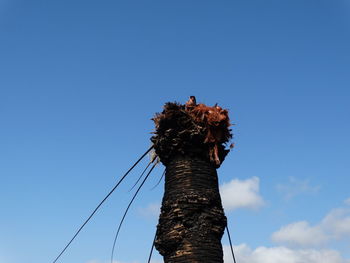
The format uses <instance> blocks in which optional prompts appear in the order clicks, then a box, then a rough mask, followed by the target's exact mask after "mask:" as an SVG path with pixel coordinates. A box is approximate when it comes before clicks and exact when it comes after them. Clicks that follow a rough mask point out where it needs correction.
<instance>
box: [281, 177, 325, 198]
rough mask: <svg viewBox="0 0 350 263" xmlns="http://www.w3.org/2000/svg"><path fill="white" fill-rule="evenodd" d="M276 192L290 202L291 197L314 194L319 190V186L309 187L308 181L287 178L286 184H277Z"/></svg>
mask: <svg viewBox="0 0 350 263" xmlns="http://www.w3.org/2000/svg"><path fill="white" fill-rule="evenodd" d="M276 188H277V190H278V191H279V192H280V193H281V194H283V196H284V198H285V199H286V200H290V199H292V198H293V197H295V196H297V195H301V194H315V193H317V192H318V191H319V190H320V186H319V185H311V184H310V180H308V179H304V180H301V179H297V178H295V177H293V176H290V177H289V178H288V182H286V183H283V184H278V185H277V186H276Z"/></svg>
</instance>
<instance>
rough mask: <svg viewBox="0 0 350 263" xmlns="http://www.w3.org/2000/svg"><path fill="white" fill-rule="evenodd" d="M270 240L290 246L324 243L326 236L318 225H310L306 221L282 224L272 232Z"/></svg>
mask: <svg viewBox="0 0 350 263" xmlns="http://www.w3.org/2000/svg"><path fill="white" fill-rule="evenodd" d="M271 239H272V241H274V242H276V243H282V244H288V245H291V246H295V245H296V246H302V247H305V246H306V247H307V246H318V245H321V244H324V243H325V242H326V241H327V239H328V237H327V235H326V234H325V233H324V231H323V229H322V228H321V227H320V226H313V227H312V226H310V225H309V223H308V222H306V221H300V222H295V223H292V224H289V225H286V226H283V227H282V228H281V229H280V230H278V231H277V232H275V233H273V234H272V236H271Z"/></svg>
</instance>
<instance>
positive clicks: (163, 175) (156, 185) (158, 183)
mask: <svg viewBox="0 0 350 263" xmlns="http://www.w3.org/2000/svg"><path fill="white" fill-rule="evenodd" d="M165 171H166V169H164V172H163V173H162V176H161V177H160V179H159V181H158V182H157V184H156V185H155V186H153V187H152V188H151V191H152V190H153V189H154V188H156V187H157V186H158V185H159V184H160V182H161V181H162V179H163V177H164V175H165Z"/></svg>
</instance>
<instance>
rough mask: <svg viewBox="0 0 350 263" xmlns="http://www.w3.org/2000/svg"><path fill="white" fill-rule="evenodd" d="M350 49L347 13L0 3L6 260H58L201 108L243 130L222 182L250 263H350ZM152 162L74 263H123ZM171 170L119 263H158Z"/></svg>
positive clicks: (176, 4) (146, 203) (288, 4)
mask: <svg viewBox="0 0 350 263" xmlns="http://www.w3.org/2000/svg"><path fill="white" fill-rule="evenodd" d="M349 46H350V2H349V1H348V0H332V1H330V0H328V1H327V0H240V1H236V0H235V1H192V0H190V1H110V0H109V1H108V0H106V1H99V2H97V1H89V0H88V1H86V0H85V1H80V0H73V1H66V0H61V1H37V0H33V1H20V0H0V145H1V147H0V179H1V183H0V207H1V216H0V263H19V262H27V263H32V262H33V263H34V262H35V263H41V262H43V263H44V262H51V261H52V260H53V259H54V258H55V257H56V255H57V254H58V252H59V251H60V249H62V248H63V246H64V245H65V243H66V242H67V241H68V240H69V238H70V237H71V236H72V234H73V233H74V231H75V230H76V229H77V228H78V227H79V225H80V224H81V223H82V222H83V221H84V219H85V218H86V217H87V216H88V215H89V213H90V212H91V211H92V209H93V208H94V207H95V206H96V205H97V204H98V202H99V201H100V200H101V199H102V198H103V197H104V195H105V194H106V193H107V192H108V191H109V190H110V188H111V187H112V186H113V185H114V183H115V182H116V181H117V180H118V178H119V177H120V176H121V175H122V174H123V173H124V172H125V171H126V170H127V169H128V167H129V166H130V165H131V164H132V162H133V161H134V160H136V159H137V158H138V156H140V155H141V154H142V153H143V152H144V151H145V150H146V149H147V148H148V147H149V146H150V140H149V138H150V136H151V134H150V132H152V130H153V123H152V121H151V120H150V119H151V118H152V116H153V115H154V113H155V112H158V111H161V109H162V105H163V104H164V103H165V102H167V101H179V102H185V101H186V100H187V98H188V96H190V95H196V96H197V100H198V101H200V102H203V103H207V104H209V105H211V104H215V103H216V102H217V103H219V104H220V105H221V106H223V107H224V108H227V109H229V111H230V116H231V119H232V122H233V123H234V124H235V126H234V127H233V131H234V134H235V136H234V140H233V141H234V142H235V145H236V147H235V148H234V150H233V151H232V152H231V153H230V155H229V156H228V158H227V159H226V161H225V163H224V164H223V165H222V167H221V168H220V169H219V170H218V173H219V177H220V178H219V180H220V184H221V185H222V194H223V200H224V205H225V209H226V215H227V217H228V220H229V225H230V228H231V232H232V233H231V234H232V239H233V242H234V245H235V250H236V253H237V259H238V262H239V263H248V262H249V263H258V262H259V263H265V262H266V263H267V262H268V263H275V262H279V263H281V262H282V263H297V262H298V263H304V262H305V263H306V262H307V263H310V262H311V263H313V262H327V263H328V262H332V263H348V262H350V254H349V251H350V247H349V241H350V199H349V198H350V193H349V185H350V179H349V178H350V177H349V172H350V162H349V155H350V150H349V149H350V140H349V137H348V135H349V134H350V125H349V113H350V106H349V96H350V91H349V84H350V74H349V73H350V50H349ZM146 163H147V160H145V162H143V163H142V164H141V166H140V167H139V168H138V169H137V170H135V172H134V173H133V174H132V175H131V176H130V177H129V179H128V180H127V181H125V183H124V184H123V185H122V186H121V187H120V189H119V190H118V191H117V192H116V193H115V194H114V195H113V196H112V197H111V198H110V199H109V200H108V202H107V203H106V204H105V205H104V206H103V207H102V209H101V210H100V211H99V212H98V213H97V214H96V216H95V217H94V218H93V220H92V221H91V222H90V223H89V225H87V226H86V228H85V229H84V231H82V233H81V235H80V236H79V237H78V238H77V239H76V241H75V242H74V243H73V244H72V246H71V247H70V248H69V249H68V250H67V252H66V254H65V255H64V256H63V257H62V258H61V260H60V262H62V263H73V262H75V263H76V262H82V263H88V262H89V263H105V262H108V259H109V255H110V250H111V246H112V242H113V235H114V233H115V230H116V227H117V223H118V221H119V220H120V218H121V216H122V213H123V211H124V209H125V207H126V205H127V202H128V200H129V199H130V198H131V193H129V192H128V189H129V188H130V187H131V186H132V184H133V183H134V181H135V180H136V178H137V177H138V175H139V173H140V171H141V170H142V167H144V166H145V165H146ZM162 171H163V167H162V166H159V167H157V169H156V171H155V172H154V174H153V175H152V178H151V179H150V180H149V182H148V183H147V185H146V186H145V188H144V189H143V191H142V192H141V193H140V195H139V198H138V199H137V201H136V202H135V204H134V205H133V207H132V210H131V211H130V213H129V215H128V216H127V218H126V221H125V224H124V227H123V229H122V232H121V236H120V239H119V242H118V244H117V260H118V262H123V263H131V262H145V261H146V260H147V256H148V253H149V249H150V246H151V243H152V240H153V235H154V232H155V227H156V224H157V214H156V212H157V207H158V204H159V203H160V201H161V198H162V193H163V189H162V187H163V185H162V184H161V185H160V186H158V187H157V188H156V189H155V190H152V191H150V189H151V188H152V187H153V185H154V184H155V183H156V182H157V181H158V179H159V178H160V176H161V173H162ZM223 244H224V245H225V249H227V247H226V245H227V244H228V241H227V237H226V236H225V237H224V238H223ZM154 258H155V260H158V261H159V260H160V259H161V258H160V257H159V255H157V253H155V256H154ZM158 261H157V262H158ZM225 262H231V261H230V259H229V258H228V257H227V258H226V260H225Z"/></svg>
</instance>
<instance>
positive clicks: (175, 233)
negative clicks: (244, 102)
mask: <svg viewBox="0 0 350 263" xmlns="http://www.w3.org/2000/svg"><path fill="white" fill-rule="evenodd" d="M153 120H154V122H155V125H156V131H155V132H154V134H155V135H154V136H152V138H151V140H152V142H153V145H154V149H155V153H156V154H157V156H158V157H159V159H160V161H161V162H162V163H163V164H164V165H165V166H166V173H165V191H164V197H163V201H162V207H161V214H160V217H159V224H158V226H157V234H156V239H155V247H156V249H157V250H158V251H159V253H160V254H161V255H163V257H164V262H165V263H189V262H191V263H196V262H198V263H199V262H201V263H203V262H204V263H222V262H223V251H222V246H221V238H222V235H223V233H224V229H225V227H226V223H227V222H226V217H225V214H224V211H223V208H222V204H221V198H220V194H219V188H218V177H217V173H216V168H218V167H219V166H220V165H221V163H222V162H223V160H224V159H225V156H226V154H227V153H228V152H229V150H228V149H226V147H225V145H226V143H227V142H228V141H229V139H231V137H232V134H231V130H230V129H229V127H230V121H229V118H228V111H227V110H223V109H222V108H221V107H219V106H217V105H215V106H213V107H208V106H206V105H204V104H198V105H197V104H196V99H195V97H193V96H192V97H191V98H190V100H189V101H188V102H187V103H186V105H181V104H178V103H170V102H169V103H166V104H165V105H164V110H163V112H162V113H158V114H156V116H155V117H154V118H153Z"/></svg>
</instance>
